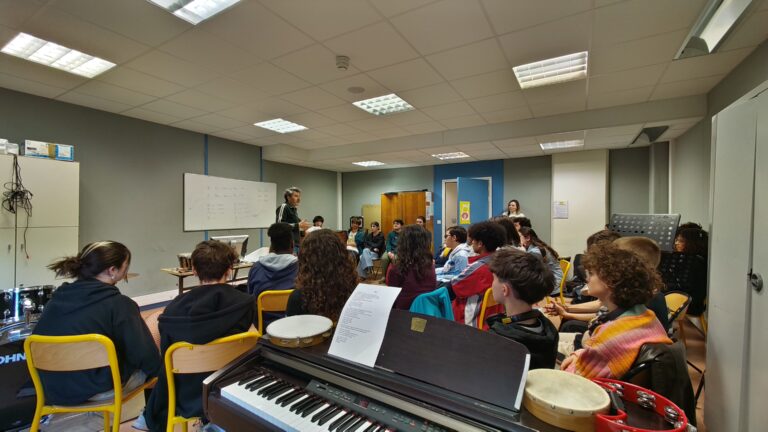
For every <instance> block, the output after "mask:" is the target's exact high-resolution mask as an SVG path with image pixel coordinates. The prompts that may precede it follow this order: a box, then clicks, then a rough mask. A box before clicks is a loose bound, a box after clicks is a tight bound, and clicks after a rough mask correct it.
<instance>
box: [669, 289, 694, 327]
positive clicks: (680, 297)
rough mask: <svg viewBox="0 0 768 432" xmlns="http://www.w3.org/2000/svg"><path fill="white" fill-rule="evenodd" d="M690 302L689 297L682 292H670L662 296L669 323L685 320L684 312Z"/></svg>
mask: <svg viewBox="0 0 768 432" xmlns="http://www.w3.org/2000/svg"><path fill="white" fill-rule="evenodd" d="M691 300H693V299H692V298H691V296H690V295H688V293H684V292H682V291H670V292H668V293H666V294H664V301H665V302H666V303H667V309H668V310H669V322H670V323H672V322H673V321H676V320H682V319H683V318H685V312H686V310H687V309H688V306H689V305H690V304H691Z"/></svg>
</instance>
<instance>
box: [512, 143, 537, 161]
mask: <svg viewBox="0 0 768 432" xmlns="http://www.w3.org/2000/svg"><path fill="white" fill-rule="evenodd" d="M506 155H507V156H509V157H510V158H511V159H516V158H524V157H532V156H544V151H542V150H541V147H539V146H538V145H537V146H536V147H531V148H527V149H522V150H519V151H514V152H506Z"/></svg>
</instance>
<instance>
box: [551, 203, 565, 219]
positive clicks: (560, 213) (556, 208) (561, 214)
mask: <svg viewBox="0 0 768 432" xmlns="http://www.w3.org/2000/svg"><path fill="white" fill-rule="evenodd" d="M552 208H553V211H552V214H553V215H554V216H553V218H554V219H568V201H553V203H552Z"/></svg>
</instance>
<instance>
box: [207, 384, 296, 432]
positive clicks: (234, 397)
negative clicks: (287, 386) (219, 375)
mask: <svg viewBox="0 0 768 432" xmlns="http://www.w3.org/2000/svg"><path fill="white" fill-rule="evenodd" d="M287 391H288V390H286V392H287ZM221 395H222V397H224V398H226V399H228V400H230V401H231V402H233V403H235V404H237V405H239V406H241V407H243V408H244V409H246V410H248V411H249V412H252V413H254V414H255V415H257V416H258V417H260V418H261V419H263V420H264V421H266V422H267V423H270V424H272V425H274V426H275V427H276V428H278V429H280V430H284V431H288V432H302V431H304V430H307V428H305V427H303V425H304V423H306V419H303V418H301V417H300V416H297V415H295V414H293V413H290V415H289V414H288V412H287V408H284V407H281V406H280V405H277V404H275V403H274V402H273V401H267V400H266V399H265V398H263V397H261V396H258V395H257V394H256V393H254V392H252V391H250V390H246V389H245V388H244V387H242V386H237V385H236V384H232V385H229V386H226V387H224V388H222V389H221ZM307 397H308V396H307V395H306V394H305V395H302V397H301V398H299V399H296V401H294V403H297V402H301V401H303V400H304V399H306V398H307Z"/></svg>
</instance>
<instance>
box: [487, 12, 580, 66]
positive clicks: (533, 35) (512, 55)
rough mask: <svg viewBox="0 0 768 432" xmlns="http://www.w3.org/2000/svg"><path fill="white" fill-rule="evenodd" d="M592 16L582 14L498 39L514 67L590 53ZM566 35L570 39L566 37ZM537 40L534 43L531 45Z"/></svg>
mask: <svg viewBox="0 0 768 432" xmlns="http://www.w3.org/2000/svg"><path fill="white" fill-rule="evenodd" d="M591 23H592V14H591V12H590V13H582V14H579V15H574V16H570V17H567V18H563V19H560V20H557V21H552V22H549V23H546V24H542V25H539V26H536V27H531V28H529V29H526V30H520V31H516V32H514V33H508V34H506V35H504V36H501V37H500V38H499V41H500V42H501V47H502V49H503V50H504V53H505V54H506V56H507V59H508V60H509V63H510V64H511V65H512V66H519V65H522V64H526V63H531V62H534V61H539V60H546V59H549V58H553V57H559V56H563V55H566V54H573V53H576V52H581V51H588V50H589V44H590V40H591V29H592V26H591ZM566 35H567V36H566ZM531 41H535V42H533V43H532V42H531Z"/></svg>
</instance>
